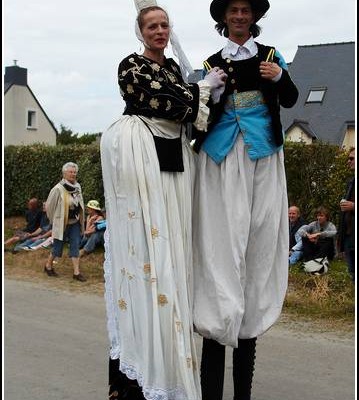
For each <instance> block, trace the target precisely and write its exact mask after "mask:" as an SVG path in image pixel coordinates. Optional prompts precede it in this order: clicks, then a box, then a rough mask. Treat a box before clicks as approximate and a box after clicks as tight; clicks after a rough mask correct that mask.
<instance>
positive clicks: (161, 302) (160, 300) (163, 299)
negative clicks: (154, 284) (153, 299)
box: [158, 294, 168, 307]
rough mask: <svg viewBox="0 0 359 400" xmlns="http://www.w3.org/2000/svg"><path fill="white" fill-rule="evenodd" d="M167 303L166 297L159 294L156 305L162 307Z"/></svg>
mask: <svg viewBox="0 0 359 400" xmlns="http://www.w3.org/2000/svg"><path fill="white" fill-rule="evenodd" d="M167 303H168V300H167V296H166V295H165V294H159V295H158V304H159V305H160V306H162V307H163V306H164V305H166V304H167Z"/></svg>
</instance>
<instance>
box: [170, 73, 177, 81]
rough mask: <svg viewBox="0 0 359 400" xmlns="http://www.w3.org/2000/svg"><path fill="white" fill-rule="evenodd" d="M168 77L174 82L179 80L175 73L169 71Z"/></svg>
mask: <svg viewBox="0 0 359 400" xmlns="http://www.w3.org/2000/svg"><path fill="white" fill-rule="evenodd" d="M168 78H169V80H170V81H171V82H172V83H175V82H177V78H176V77H175V75H173V74H171V73H168Z"/></svg>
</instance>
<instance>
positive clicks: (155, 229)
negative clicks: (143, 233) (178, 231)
mask: <svg viewBox="0 0 359 400" xmlns="http://www.w3.org/2000/svg"><path fill="white" fill-rule="evenodd" d="M151 235H152V237H153V238H157V237H158V229H157V228H151Z"/></svg>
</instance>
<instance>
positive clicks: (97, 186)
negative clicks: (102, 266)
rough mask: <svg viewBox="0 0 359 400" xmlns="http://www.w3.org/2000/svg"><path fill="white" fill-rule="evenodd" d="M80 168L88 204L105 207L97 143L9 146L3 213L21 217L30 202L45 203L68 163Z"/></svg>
mask: <svg viewBox="0 0 359 400" xmlns="http://www.w3.org/2000/svg"><path fill="white" fill-rule="evenodd" d="M69 161H72V162H75V163H76V164H77V165H78V166H79V173H78V181H79V182H80V184H81V186H82V191H83V196H84V200H85V202H87V201H88V200H91V199H97V200H99V201H100V203H101V205H104V195H103V185H102V172H101V163H100V151H99V145H98V144H97V143H94V144H90V145H79V144H76V145H71V146H48V145H40V144H36V145H31V146H6V147H5V149H4V214H5V216H13V215H22V214H23V213H24V209H25V207H26V203H27V200H28V199H29V198H31V197H37V198H38V199H40V200H41V201H43V200H46V199H47V196H48V194H49V191H50V189H51V188H52V187H53V186H54V185H55V184H56V183H57V182H59V180H60V179H61V178H62V166H63V165H64V164H65V163H66V162H69Z"/></svg>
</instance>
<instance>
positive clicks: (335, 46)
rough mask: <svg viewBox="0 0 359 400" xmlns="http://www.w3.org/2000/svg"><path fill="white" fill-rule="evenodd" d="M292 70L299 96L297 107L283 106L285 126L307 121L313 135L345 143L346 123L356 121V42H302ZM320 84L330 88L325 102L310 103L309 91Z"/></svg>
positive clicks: (328, 140) (282, 113)
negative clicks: (304, 44) (302, 44)
mask: <svg viewBox="0 0 359 400" xmlns="http://www.w3.org/2000/svg"><path fill="white" fill-rule="evenodd" d="M289 72H290V75H291V77H292V79H293V81H294V82H295V83H296V85H297V87H298V90H299V98H298V101H297V103H296V105H295V106H294V107H293V108H289V109H285V108H282V109H281V120H282V124H283V129H284V130H285V131H287V130H288V128H290V127H291V126H293V124H295V123H298V121H301V122H303V121H304V122H305V123H307V124H308V125H307V128H308V127H309V128H310V131H311V135H312V136H315V137H317V138H318V139H320V140H322V141H324V142H329V143H333V144H338V145H341V143H342V140H343V135H344V132H345V129H346V127H347V126H353V125H354V124H355V108H354V107H355V43H354V42H343V43H328V44H316V45H306V46H298V50H297V52H296V54H295V57H294V59H293V61H292V63H291V64H290V66H289ZM318 88H326V93H325V96H324V99H323V101H322V103H307V104H306V103H305V102H306V100H307V97H308V94H309V91H310V90H311V89H318ZM295 120H297V121H296V122H295Z"/></svg>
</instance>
